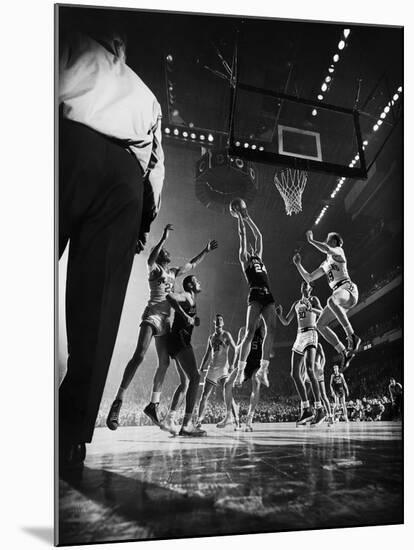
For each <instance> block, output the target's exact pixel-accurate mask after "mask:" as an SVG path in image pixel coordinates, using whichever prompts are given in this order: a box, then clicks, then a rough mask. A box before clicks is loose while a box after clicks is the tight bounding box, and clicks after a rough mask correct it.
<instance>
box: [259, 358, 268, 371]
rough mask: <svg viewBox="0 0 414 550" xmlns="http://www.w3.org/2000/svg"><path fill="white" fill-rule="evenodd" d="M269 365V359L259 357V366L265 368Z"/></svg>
mask: <svg viewBox="0 0 414 550" xmlns="http://www.w3.org/2000/svg"><path fill="white" fill-rule="evenodd" d="M268 366H269V359H260V368H261V369H265V368H267V367H268Z"/></svg>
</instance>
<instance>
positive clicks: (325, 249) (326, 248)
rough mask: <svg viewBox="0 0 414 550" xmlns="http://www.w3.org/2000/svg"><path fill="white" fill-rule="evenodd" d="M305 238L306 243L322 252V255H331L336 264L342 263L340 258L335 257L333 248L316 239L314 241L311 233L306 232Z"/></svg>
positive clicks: (342, 260)
mask: <svg viewBox="0 0 414 550" xmlns="http://www.w3.org/2000/svg"><path fill="white" fill-rule="evenodd" d="M306 238H307V240H308V243H309V244H311V245H312V246H314V247H315V248H317V249H318V250H319V251H320V252H323V253H324V254H331V255H332V256H334V259H335V261H337V262H340V263H342V262H344V259H343V258H342V256H338V255H337V250H336V249H335V248H332V247H331V246H329V245H328V244H327V243H326V242H322V241H317V240H316V239H314V238H313V231H306Z"/></svg>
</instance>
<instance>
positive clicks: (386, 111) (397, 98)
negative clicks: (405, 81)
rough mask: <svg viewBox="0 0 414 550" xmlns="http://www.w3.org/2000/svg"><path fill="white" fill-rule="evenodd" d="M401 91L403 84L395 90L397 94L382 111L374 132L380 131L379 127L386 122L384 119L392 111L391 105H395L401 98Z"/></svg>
mask: <svg viewBox="0 0 414 550" xmlns="http://www.w3.org/2000/svg"><path fill="white" fill-rule="evenodd" d="M401 93H402V86H399V87H398V89H397V91H396V92H395V94H394V95H393V96H392V99H391V100H390V101H389V102H388V103H387V105H386V106H385V107H384V109H383V111H382V113H381V114H380V116H379V118H378V120H377V122H376V123H375V124H374V126H373V127H372V129H373V130H374V132H377V131H378V129H379V127H380V126H381V125H382V123H383V122H384V120H385V118H386V117H387V115H388V113H389V112H390V110H391V107H393V106H394V105H395V104H396V103H397V101H398V100H399V99H400V96H401Z"/></svg>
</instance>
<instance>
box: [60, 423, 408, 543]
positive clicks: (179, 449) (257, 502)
mask: <svg viewBox="0 0 414 550" xmlns="http://www.w3.org/2000/svg"><path fill="white" fill-rule="evenodd" d="M207 431H208V437H205V438H200V439H194V440H191V439H183V438H180V437H175V438H174V437H170V436H169V435H168V434H166V433H165V432H162V431H161V430H159V429H158V428H155V427H131V428H120V429H119V430H118V431H117V432H116V433H114V432H109V430H107V429H104V428H100V429H97V430H95V436H94V441H93V443H92V444H91V445H89V448H88V453H87V458H86V462H85V469H84V472H83V475H82V477H81V478H79V479H76V480H69V481H60V515H61V518H63V519H62V521H61V522H60V525H59V528H60V537H61V538H60V541H61V543H62V544H76V543H77V542H92V541H93V542H101V541H111V540H131V539H147V538H157V539H159V538H171V537H183V536H193V537H194V536H203V535H220V534H232V533H251V532H257V531H280V530H290V529H294V530H297V529H310V528H322V527H339V526H357V525H374V524H380V523H400V522H402V521H403V507H402V498H403V497H402V484H403V480H402V441H401V424H400V423H395V422H394V423H391V422H375V423H351V424H336V425H335V426H333V427H332V428H329V427H318V428H310V427H300V428H296V427H295V425H294V424H291V423H286V424H284V423H281V424H255V431H254V432H253V433H244V432H234V431H232V429H231V428H229V429H228V430H217V429H216V428H215V427H214V426H207Z"/></svg>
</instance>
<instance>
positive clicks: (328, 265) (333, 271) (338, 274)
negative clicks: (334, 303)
mask: <svg viewBox="0 0 414 550" xmlns="http://www.w3.org/2000/svg"><path fill="white" fill-rule="evenodd" d="M334 250H335V256H340V257H341V258H342V259H343V261H342V262H337V261H335V259H334V258H333V257H332V255H331V254H327V255H326V260H325V261H324V262H322V264H321V268H322V269H323V270H324V271H325V273H326V277H327V279H328V284H329V286H330V287H331V288H334V287H335V286H336V285H337V284H338V283H339V282H340V281H344V280H345V279H349V274H348V267H347V262H346V258H345V252H344V250H343V248H342V247H341V246H337V247H336V248H335V249H334Z"/></svg>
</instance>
